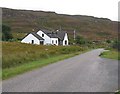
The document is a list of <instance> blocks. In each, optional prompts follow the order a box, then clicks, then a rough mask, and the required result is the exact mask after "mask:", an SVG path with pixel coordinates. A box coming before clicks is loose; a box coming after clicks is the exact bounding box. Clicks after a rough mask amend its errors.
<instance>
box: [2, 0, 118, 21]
mask: <svg viewBox="0 0 120 94" xmlns="http://www.w3.org/2000/svg"><path fill="white" fill-rule="evenodd" d="M118 2H119V0H0V7H7V8H13V9H27V10H42V11H54V12H56V13H60V14H71V15H89V16H95V17H103V18H109V19H111V20H115V21H117V20H118Z"/></svg>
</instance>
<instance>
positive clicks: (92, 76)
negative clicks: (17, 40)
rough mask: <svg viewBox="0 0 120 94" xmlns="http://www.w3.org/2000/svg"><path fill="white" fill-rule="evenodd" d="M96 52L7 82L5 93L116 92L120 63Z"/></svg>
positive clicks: (87, 53)
mask: <svg viewBox="0 0 120 94" xmlns="http://www.w3.org/2000/svg"><path fill="white" fill-rule="evenodd" d="M102 51H103V49H96V50H92V51H89V52H86V53H84V54H82V55H78V56H75V57H72V58H69V59H66V60H62V61H59V62H57V63H54V64H51V65H48V66H46V67H43V68H40V69H36V70H33V71H30V72H27V73H24V74H22V75H18V76H16V77H14V78H11V79H8V80H4V81H3V83H2V91H3V92H114V91H116V90H117V89H118V61H117V60H112V59H103V58H100V57H99V54H100V53H101V52H102Z"/></svg>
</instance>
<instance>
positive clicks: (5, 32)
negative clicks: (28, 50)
mask: <svg viewBox="0 0 120 94" xmlns="http://www.w3.org/2000/svg"><path fill="white" fill-rule="evenodd" d="M12 38H13V36H12V33H11V28H10V27H9V26H7V25H2V40H3V41H8V40H9V39H12Z"/></svg>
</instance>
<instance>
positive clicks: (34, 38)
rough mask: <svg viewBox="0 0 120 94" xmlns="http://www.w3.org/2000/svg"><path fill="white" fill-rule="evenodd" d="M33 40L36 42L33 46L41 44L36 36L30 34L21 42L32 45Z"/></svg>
mask: <svg viewBox="0 0 120 94" xmlns="http://www.w3.org/2000/svg"><path fill="white" fill-rule="evenodd" d="M32 40H33V41H34V43H33V44H40V40H39V39H37V38H36V37H35V36H34V35H32V34H29V35H27V36H26V37H25V38H24V39H23V40H22V41H21V42H22V43H30V44H32Z"/></svg>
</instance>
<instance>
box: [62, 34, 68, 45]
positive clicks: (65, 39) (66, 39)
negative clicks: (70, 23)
mask: <svg viewBox="0 0 120 94" xmlns="http://www.w3.org/2000/svg"><path fill="white" fill-rule="evenodd" d="M66 45H68V35H67V33H65V36H64V40H63V46H66Z"/></svg>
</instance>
